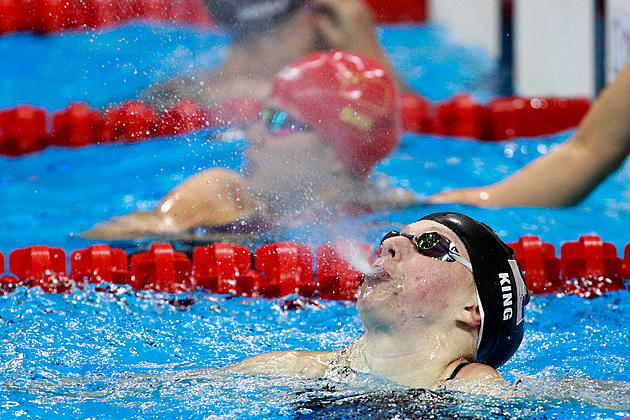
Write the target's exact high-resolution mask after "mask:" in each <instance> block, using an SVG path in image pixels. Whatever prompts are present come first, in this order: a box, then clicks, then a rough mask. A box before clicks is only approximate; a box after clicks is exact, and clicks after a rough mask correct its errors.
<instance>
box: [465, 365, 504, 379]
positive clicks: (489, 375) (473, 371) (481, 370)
mask: <svg viewBox="0 0 630 420" xmlns="http://www.w3.org/2000/svg"><path fill="white" fill-rule="evenodd" d="M453 379H498V380H499V379H500V380H502V379H503V376H501V374H500V373H499V372H498V371H497V370H496V369H495V368H493V367H492V366H488V365H484V364H483V363H468V364H466V365H465V366H464V367H462V368H461V369H459V372H457V375H455V378H453Z"/></svg>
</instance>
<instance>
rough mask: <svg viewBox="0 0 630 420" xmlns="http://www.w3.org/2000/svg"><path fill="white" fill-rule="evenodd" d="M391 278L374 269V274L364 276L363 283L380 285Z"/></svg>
mask: <svg viewBox="0 0 630 420" xmlns="http://www.w3.org/2000/svg"><path fill="white" fill-rule="evenodd" d="M391 279H392V277H391V276H390V275H389V273H387V271H385V270H383V269H380V268H378V269H376V270H375V271H374V272H372V273H369V274H366V275H365V282H367V283H372V284H376V283H381V282H384V281H390V280H391Z"/></svg>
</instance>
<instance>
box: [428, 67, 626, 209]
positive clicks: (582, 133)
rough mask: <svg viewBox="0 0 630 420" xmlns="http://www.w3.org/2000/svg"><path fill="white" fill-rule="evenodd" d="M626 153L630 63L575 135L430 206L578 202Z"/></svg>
mask: <svg viewBox="0 0 630 420" xmlns="http://www.w3.org/2000/svg"><path fill="white" fill-rule="evenodd" d="M628 153H630V64H628V65H627V66H626V67H625V68H624V69H623V70H622V71H621V72H620V73H619V75H618V76H617V78H616V79H615V81H614V82H613V83H611V84H610V85H609V86H608V87H607V88H606V89H604V91H603V92H602V93H601V95H600V96H599V98H598V99H597V101H596V102H595V103H594V104H593V106H592V108H591V109H590V111H589V112H588V113H587V114H586V116H585V117H584V119H583V120H582V122H581V123H580V126H579V128H578V130H577V132H576V133H575V135H574V136H573V137H572V138H570V139H569V140H567V141H566V142H565V143H564V144H562V145H560V146H559V147H558V148H557V149H555V150H553V151H551V152H550V153H549V154H547V155H545V156H541V157H540V158H538V159H536V160H535V161H533V162H531V163H530V164H529V165H527V166H526V167H524V168H523V169H521V170H519V171H518V172H517V173H516V174H514V175H512V176H511V177H509V178H508V179H506V180H504V181H501V182H498V183H496V184H493V185H488V186H485V187H479V188H468V189H463V190H454V191H448V192H444V193H440V194H437V195H434V196H432V197H430V198H429V200H428V202H430V203H444V202H462V203H467V204H472V205H478V206H541V207H558V206H569V205H573V204H576V203H578V202H579V201H580V200H582V199H583V198H584V197H586V195H588V194H589V193H590V192H591V191H592V190H593V189H594V188H595V187H597V185H599V184H600V183H601V182H602V181H603V180H604V179H605V178H606V177H607V176H608V175H609V174H610V173H612V172H613V171H615V170H616V169H617V168H618V167H619V166H620V165H621V163H622V162H623V161H624V159H625V158H626V156H627V155H628Z"/></svg>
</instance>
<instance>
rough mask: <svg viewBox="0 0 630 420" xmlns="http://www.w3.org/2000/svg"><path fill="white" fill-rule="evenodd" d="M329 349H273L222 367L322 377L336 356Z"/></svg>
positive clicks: (259, 372)
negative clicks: (273, 350)
mask: <svg viewBox="0 0 630 420" xmlns="http://www.w3.org/2000/svg"><path fill="white" fill-rule="evenodd" d="M336 354H337V353H336V352H329V351H297V350H286V351H275V352H271V353H263V354H259V355H256V356H253V357H249V358H247V359H245V360H243V361H241V362H239V363H235V364H233V365H229V366H226V367H225V368H224V369H226V370H231V371H236V372H241V373H251V374H258V375H270V376H294V375H296V376H305V377H312V378H315V377H322V376H324V374H325V373H326V369H327V368H328V365H329V364H330V362H331V361H332V360H333V358H334V357H335V356H336Z"/></svg>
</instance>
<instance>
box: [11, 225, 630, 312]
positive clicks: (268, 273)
mask: <svg viewBox="0 0 630 420" xmlns="http://www.w3.org/2000/svg"><path fill="white" fill-rule="evenodd" d="M508 245H510V246H511V247H512V248H513V249H514V250H515V258H516V259H517V261H518V263H519V265H520V267H521V269H522V270H523V271H524V272H525V280H526V281H527V284H528V286H529V289H530V291H531V292H532V293H533V294H535V295H542V294H549V293H561V294H566V295H576V296H581V297H585V298H594V297H598V296H603V295H604V294H606V293H608V292H612V291H615V290H621V289H625V288H626V285H625V283H624V279H630V243H628V244H627V245H626V246H625V248H624V256H623V258H620V257H618V256H617V250H616V248H615V246H614V245H613V244H612V243H609V242H603V241H602V240H601V238H600V237H599V236H597V235H582V236H580V237H579V239H578V240H577V241H572V242H565V243H563V244H562V245H561V247H560V258H558V257H556V254H555V249H554V246H553V245H552V244H550V243H548V242H542V241H541V239H540V238H539V237H537V236H533V235H525V236H522V237H520V238H519V240H518V242H514V243H510V244H508ZM314 255H315V263H316V264H315V265H314V264H313V263H314V261H313V252H312V250H311V248H310V247H309V246H307V245H304V244H296V243H292V242H276V243H271V244H265V245H262V246H260V247H258V248H257V249H256V250H255V251H254V254H253V255H252V252H251V251H250V250H249V249H248V248H246V247H244V246H241V245H233V244H229V243H222V242H218V243H213V244H211V245H204V246H199V247H196V248H195V249H194V250H193V252H192V260H191V259H189V258H188V256H187V255H186V254H184V253H182V252H177V251H175V250H174V249H173V246H172V245H171V244H170V243H154V244H152V245H151V248H150V250H149V251H148V252H139V253H136V254H133V255H131V257H129V256H128V255H127V253H126V252H125V251H124V250H122V249H118V248H112V247H110V246H109V245H107V244H97V245H91V246H89V247H88V248H87V249H80V250H75V251H73V252H72V253H71V254H70V271H69V272H68V271H67V266H66V253H65V251H64V250H63V249H61V248H55V247H48V246H45V245H33V246H30V247H28V248H21V249H16V250H13V251H11V252H10V254H9V264H8V265H9V272H8V273H5V274H0V290H1V291H3V292H10V291H11V290H13V289H15V288H16V287H37V286H39V287H41V289H42V290H43V291H44V292H47V293H63V292H66V291H68V290H69V289H70V288H72V287H73V286H78V287H82V286H83V285H85V284H87V283H101V282H106V283H115V284H126V285H130V286H131V287H133V288H134V289H137V290H155V291H163V292H171V293H177V292H193V291H196V290H198V289H199V288H202V289H204V290H207V291H209V292H212V293H220V294H234V295H241V296H249V297H258V296H261V297H268V298H272V297H280V296H287V295H293V294H298V295H301V296H306V297H314V298H321V299H330V300H350V301H353V300H356V296H357V292H358V289H359V286H360V284H361V282H362V281H363V279H364V274H363V273H362V272H361V271H359V270H357V269H356V268H354V266H353V265H352V264H351V263H350V262H349V261H348V258H347V257H346V256H348V255H352V256H353V257H352V259H355V258H358V259H361V260H362V261H365V262H366V263H371V262H372V261H373V259H374V250H373V249H372V248H371V247H370V246H369V245H367V244H362V243H353V242H343V241H342V242H335V243H329V244H322V245H319V246H318V247H317V248H316V249H315V254H314ZM314 267H315V268H314ZM0 272H1V273H4V272H5V259H4V256H3V254H2V253H0Z"/></svg>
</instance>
